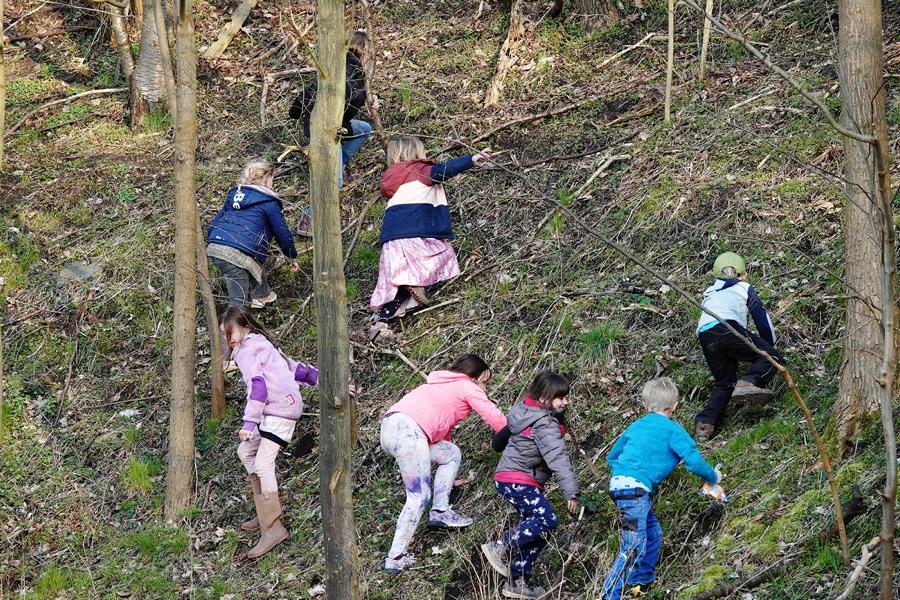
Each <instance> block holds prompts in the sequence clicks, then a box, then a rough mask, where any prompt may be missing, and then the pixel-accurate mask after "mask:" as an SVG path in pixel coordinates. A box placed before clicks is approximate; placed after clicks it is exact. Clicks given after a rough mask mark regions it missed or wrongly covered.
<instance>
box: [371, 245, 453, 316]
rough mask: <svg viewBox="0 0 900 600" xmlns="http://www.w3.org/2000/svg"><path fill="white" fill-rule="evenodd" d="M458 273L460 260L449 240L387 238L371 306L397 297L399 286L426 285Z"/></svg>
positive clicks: (383, 303)
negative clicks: (388, 239) (390, 239)
mask: <svg viewBox="0 0 900 600" xmlns="http://www.w3.org/2000/svg"><path fill="white" fill-rule="evenodd" d="M457 275H459V263H458V262H457V260H456V252H454V250H453V246H451V245H450V242H449V241H448V240H436V239H434V238H407V239H402V240H393V241H391V242H385V244H384V245H382V246H381V259H380V261H379V264H378V283H376V284H375V291H374V292H373V293H372V299H371V300H370V301H369V308H371V309H372V310H373V311H377V310H379V309H380V308H381V307H382V306H384V305H385V304H387V303H388V302H390V301H391V300H393V299H394V296H396V295H397V290H398V289H399V288H400V286H403V285H407V286H422V287H425V286H428V285H432V284H435V283H437V282H439V281H446V280H448V279H451V278H453V277H456V276H457Z"/></svg>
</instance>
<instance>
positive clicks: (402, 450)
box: [381, 354, 506, 573]
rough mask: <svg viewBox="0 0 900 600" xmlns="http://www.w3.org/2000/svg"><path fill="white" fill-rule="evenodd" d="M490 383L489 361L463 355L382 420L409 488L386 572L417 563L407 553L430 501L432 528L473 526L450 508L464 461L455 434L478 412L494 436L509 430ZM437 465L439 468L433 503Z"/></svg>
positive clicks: (385, 443) (384, 439) (384, 443)
mask: <svg viewBox="0 0 900 600" xmlns="http://www.w3.org/2000/svg"><path fill="white" fill-rule="evenodd" d="M490 379H491V370H490V368H489V367H488V365H487V363H485V362H484V360H482V359H481V358H479V357H478V356H476V355H474V354H463V355H462V356H460V357H459V358H457V359H456V361H455V362H454V363H453V365H452V366H451V367H450V369H449V370H447V371H433V372H431V373H429V374H428V380H427V381H428V382H427V383H425V384H424V385H420V386H419V387H417V388H416V389H414V390H413V391H411V392H409V393H408V394H406V395H405V396H404V397H403V398H402V399H401V400H400V401H399V402H397V403H396V404H394V405H393V406H391V407H390V408H389V409H388V410H387V412H386V413H385V415H384V417H383V418H382V420H381V447H382V448H383V449H384V451H385V452H387V453H388V454H390V455H391V456H393V457H394V458H395V459H396V460H397V466H398V467H400V475H401V476H402V478H403V486H404V487H405V488H406V504H404V505H403V510H402V511H401V512H400V517H399V519H397V529H396V531H395V533H394V541H393V543H392V544H391V549H390V550H389V551H388V555H387V558H386V559H385V561H384V570H385V571H387V572H389V573H399V572H400V571H402V570H403V569H405V568H407V567H410V566H412V564H413V563H414V562H415V558H414V557H413V556H412V554H409V553H408V552H407V551H406V549H407V547H408V546H409V542H410V540H411V539H412V536H413V533H414V532H415V530H416V527H418V525H419V520H420V519H421V518H422V513H423V512H424V511H425V507H426V506H427V505H428V502H429V501H431V512H430V513H429V516H428V525H429V527H467V526H469V525H471V524H472V519H471V518H469V517H466V516H464V515H461V514H459V513H457V512H455V511H454V510H453V509H451V508H450V490H451V489H452V487H453V481H454V480H455V479H456V473H457V471H459V463H460V460H461V453H460V450H459V447H458V446H456V445H455V444H454V443H453V442H452V441H451V438H450V431H451V430H452V429H453V428H454V427H456V425H457V424H458V423H459V422H460V421H462V420H463V419H465V418H466V417H467V416H469V413H471V412H472V410H474V411H475V412H477V413H478V414H479V415H480V416H481V418H482V419H483V420H484V422H485V423H487V424H488V425H489V426H490V427H491V429H493V430H494V431H500V430H501V429H503V428H504V427H506V417H505V416H504V415H503V413H502V412H501V411H500V409H498V408H497V407H496V406H495V405H494V404H493V403H492V402H491V401H490V400H488V397H487V394H486V393H485V388H486V387H487V384H488V381H490ZM432 464H436V465H437V471H436V472H435V474H434V486H433V487H434V497H433V498H434V499H433V500H432V479H431V465H432Z"/></svg>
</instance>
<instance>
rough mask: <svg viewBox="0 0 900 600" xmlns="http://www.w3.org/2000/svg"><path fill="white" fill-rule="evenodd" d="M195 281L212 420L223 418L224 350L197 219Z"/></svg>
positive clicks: (203, 244) (204, 248)
mask: <svg viewBox="0 0 900 600" xmlns="http://www.w3.org/2000/svg"><path fill="white" fill-rule="evenodd" d="M197 281H198V282H199V284H200V295H201V296H202V297H203V312H204V313H206V329H207V330H209V396H210V405H211V407H210V413H211V415H212V418H213V419H221V418H222V417H223V416H225V373H224V371H223V370H222V361H223V355H224V349H223V347H222V343H223V341H224V340H223V339H222V334H221V332H220V331H219V317H218V315H217V314H216V300H215V297H214V296H213V291H212V286H211V285H210V283H209V261H208V260H207V258H206V243H205V241H204V239H203V233H202V231H201V227H200V219H197Z"/></svg>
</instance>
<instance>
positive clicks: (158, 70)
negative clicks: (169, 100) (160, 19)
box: [129, 0, 179, 129]
mask: <svg viewBox="0 0 900 600" xmlns="http://www.w3.org/2000/svg"><path fill="white" fill-rule="evenodd" d="M178 2H179V0H176V6H177V5H178ZM163 35H165V32H163ZM159 39H160V37H159V32H158V31H157V26H156V11H155V10H154V9H153V3H151V4H150V6H148V7H147V8H146V10H144V11H143V17H142V18H141V52H140V54H139V55H138V59H137V63H135V65H134V71H133V73H132V75H131V81H130V82H129V85H130V87H131V94H130V95H131V99H130V103H131V128H132V129H140V128H141V126H142V125H143V122H144V116H145V115H146V113H147V111H148V110H149V109H150V107H151V106H152V105H158V104H159V103H160V102H161V100H162V97H163V82H164V79H163V67H162V50H161V48H160V44H159Z"/></svg>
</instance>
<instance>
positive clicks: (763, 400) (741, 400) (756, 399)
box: [731, 392, 775, 404]
mask: <svg viewBox="0 0 900 600" xmlns="http://www.w3.org/2000/svg"><path fill="white" fill-rule="evenodd" d="M774 398H775V394H773V393H772V392H748V393H746V394H732V395H731V400H732V401H733V402H735V403H737V404H767V403H769V402H771V401H772V400H773V399H774Z"/></svg>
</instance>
